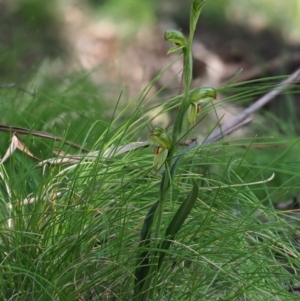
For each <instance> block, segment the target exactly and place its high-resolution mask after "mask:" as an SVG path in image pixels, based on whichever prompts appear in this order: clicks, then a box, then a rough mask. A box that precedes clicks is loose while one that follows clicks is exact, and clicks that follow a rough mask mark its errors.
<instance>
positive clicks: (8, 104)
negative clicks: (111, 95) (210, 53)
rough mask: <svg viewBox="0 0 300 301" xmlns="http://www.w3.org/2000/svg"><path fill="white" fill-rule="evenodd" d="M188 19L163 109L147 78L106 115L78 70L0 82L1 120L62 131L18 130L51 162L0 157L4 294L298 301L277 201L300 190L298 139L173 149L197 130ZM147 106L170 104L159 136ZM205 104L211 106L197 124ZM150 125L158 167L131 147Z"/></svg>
mask: <svg viewBox="0 0 300 301" xmlns="http://www.w3.org/2000/svg"><path fill="white" fill-rule="evenodd" d="M196 4H199V1H196ZM197 7H198V6H197V5H196V8H197ZM201 7H202V5H201V6H200V8H201ZM194 8H195V6H194ZM191 16H192V18H195V14H194V13H193V14H191ZM198 16H199V14H196V18H198ZM196 21H197V20H192V22H190V24H192V26H191V28H190V36H189V37H188V39H187V41H186V44H184V45H181V46H184V47H181V48H178V49H177V50H178V51H182V53H183V60H184V70H183V72H184V76H183V79H184V91H183V94H182V95H178V96H175V97H173V98H169V99H165V100H163V101H160V102H159V105H155V104H154V105H152V106H151V100H152V98H150V99H147V91H149V90H150V88H151V87H152V85H154V84H155V81H156V80H157V78H155V79H154V80H153V81H152V82H151V83H150V84H149V86H148V87H146V88H145V89H144V90H143V91H141V93H140V94H139V95H138V96H137V97H136V98H135V99H133V100H132V101H131V102H130V103H128V104H126V105H124V107H123V108H122V109H119V108H115V110H114V112H113V113H112V114H110V116H107V115H108V114H107V113H106V112H105V111H104V108H102V107H101V106H100V104H102V103H103V102H104V101H105V99H103V97H104V96H103V95H105V93H104V92H105V90H104V88H103V87H96V86H95V85H93V84H92V83H91V82H90V80H89V79H88V77H87V76H85V75H82V74H73V75H69V76H68V77H58V78H55V77H54V79H51V78H50V79H49V78H48V77H43V76H41V75H42V74H44V73H43V72H42V71H43V68H42V67H41V70H40V73H38V74H37V76H36V77H34V78H32V81H29V82H28V85H27V86H26V87H22V90H21V89H20V88H21V87H18V86H14V87H5V88H4V87H1V89H0V105H1V111H2V112H3V117H1V118H2V120H3V121H2V122H3V123H7V124H11V125H12V124H13V125H18V126H21V127H26V128H29V129H31V130H36V131H38V130H43V131H47V132H50V133H52V134H55V135H56V136H60V137H62V138H63V141H60V142H54V141H52V140H48V142H45V140H43V139H42V138H41V137H40V138H36V137H34V138H33V135H32V136H31V135H29V136H28V137H27V138H24V144H25V145H26V146H27V147H28V148H29V149H30V150H31V151H32V152H33V154H34V155H36V156H37V157H41V158H42V159H45V158H48V159H49V157H50V159H51V160H48V161H47V162H48V164H46V162H41V161H40V162H35V161H34V160H33V158H31V157H28V156H26V155H25V154H24V152H23V153H20V152H19V153H18V152H17V151H15V152H14V153H12V154H11V156H10V157H9V158H8V159H7V160H6V161H5V162H4V164H1V165H0V269H1V273H0V299H1V300H2V299H3V300H28V301H31V300H32V301H33V300H34V301H36V300H56V301H61V300H66V301H70V300H130V299H135V300H195V301H196V300H197V301H198V300H212V301H213V300H295V295H294V294H293V287H296V286H297V285H299V276H298V274H299V251H298V248H299V246H298V244H297V240H298V237H299V230H298V225H297V220H296V216H295V215H292V214H290V215H288V214H287V212H284V214H280V213H278V211H276V210H274V208H273V201H274V199H275V198H276V196H277V197H279V196H280V197H284V196H285V195H286V194H287V193H288V192H289V191H290V189H291V188H293V189H294V190H295V191H299V190H298V189H299V187H298V184H297V183H299V175H298V174H299V173H298V164H299V163H298V162H299V160H298V158H297V153H298V152H297V150H298V148H299V139H295V138H293V139H286V141H284V142H283V141H282V139H281V138H280V137H278V138H277V139H278V141H277V140H276V141H275V142H276V143H275V145H279V148H276V147H275V149H274V148H273V146H274V141H273V140H272V139H271V138H255V139H254V138H253V139H244V140H239V141H231V142H229V143H227V142H225V141H222V142H220V143H214V144H211V145H204V144H203V145H193V146H190V147H187V148H183V147H182V146H181V145H180V142H181V141H183V140H185V139H186V138H187V137H188V135H189V134H190V133H191V130H192V129H193V128H194V127H192V128H190V127H189V124H188V116H187V113H188V109H189V106H190V105H191V98H192V102H193V103H194V100H195V101H197V102H198V99H194V98H193V97H194V96H195V95H198V96H199V93H198V92H199V91H203V90H197V89H196V90H192V91H191V90H190V82H191V74H192V56H191V46H192V40H193V33H194V25H195V22H196ZM175 46H176V45H175ZM177 46H178V45H177ZM45 70H48V69H47V68H45ZM47 72H49V71H47ZM162 73H163V72H162ZM160 75H161V74H160ZM160 75H159V76H160ZM273 80H274V82H275V80H276V79H273ZM251 85H252V86H251ZM254 85H255V89H254V88H253V86H254ZM274 86H275V83H273V82H272V81H271V79H265V80H264V81H260V82H259V83H257V82H252V83H251V82H248V83H242V84H232V85H228V86H226V87H222V88H219V89H217V90H218V93H224V94H227V95H228V97H227V98H226V99H225V100H224V102H225V103H229V102H230V101H236V100H242V101H245V102H246V101H249V100H251V99H253V98H254V97H255V96H257V95H259V94H261V93H264V92H265V91H268V90H269V89H271V88H273V87H274ZM205 91H209V92H213V94H209V95H208V96H209V98H215V90H212V89H209V90H207V88H205ZM99 95H100V96H99ZM156 96H157V95H156ZM206 96H207V95H206ZM100 97H101V99H100V101H99V98H100ZM204 99H205V100H207V97H205V98H204ZM201 100H202V101H203V98H201V99H200V101H201ZM210 100H211V99H210ZM117 103H118V102H117V100H116V104H117ZM149 106H150V107H149ZM103 107H104V106H103ZM157 108H160V113H159V114H166V113H167V112H168V111H170V110H173V109H177V115H176V119H175V121H174V124H173V127H171V128H170V129H168V131H167V130H164V129H162V128H158V127H154V128H153V129H152V128H151V129H149V120H150V121H152V118H153V116H152V115H151V114H152V112H153V110H154V109H157ZM213 109H214V104H213V102H209V103H208V105H207V106H205V107H204V108H203V109H202V111H201V115H200V117H198V121H197V123H200V125H204V123H205V121H206V120H205V119H204V117H205V116H206V115H207V114H208V113H209V112H210V111H211V110H213ZM214 127H215V125H214ZM261 129H262V128H261ZM151 131H152V132H151ZM149 132H151V133H152V140H153V142H154V144H155V145H156V146H158V147H162V148H164V149H165V150H167V151H168V152H167V156H166V159H165V160H162V161H161V163H162V164H163V166H161V168H160V169H159V170H155V169H153V168H152V167H153V156H154V154H153V149H152V147H151V148H148V146H149V144H150V142H149V141H146V142H144V143H140V144H139V143H137V142H136V141H137V140H140V138H141V137H142V138H144V137H148V138H149V139H150V137H149ZM169 133H170V134H169ZM153 135H154V137H155V138H154V139H153ZM3 137H4V138H3V140H2V144H1V145H2V146H1V147H2V148H1V150H0V151H1V156H2V158H3V154H4V152H5V150H6V149H7V147H8V144H9V143H8V137H9V134H7V133H5V134H3ZM66 139H68V140H72V141H73V142H76V143H78V144H81V145H82V146H83V147H88V148H89V149H90V151H89V152H87V153H85V152H80V150H75V149H72V147H71V146H66V145H65V144H64V140H66ZM49 141H50V142H49ZM4 146H5V147H4ZM281 146H282V148H281ZM262 147H271V150H270V149H268V148H267V152H265V151H264V150H262V149H261V148H262ZM55 148H58V149H59V150H60V151H62V150H63V151H65V153H63V154H62V155H60V156H59V155H57V152H56V153H55V154H54V155H53V154H52V151H53V150H54V149H55ZM270 154H271V155H272V158H271V159H270ZM62 159H64V160H67V161H68V162H67V163H64V164H62V162H61V160H62ZM273 173H275V180H270V179H271V178H272V177H271V176H272V174H273ZM280 179H281V180H280ZM274 181H278V182H277V183H276V182H274ZM294 214H296V213H295V212H294ZM288 219H291V220H292V221H290V220H288Z"/></svg>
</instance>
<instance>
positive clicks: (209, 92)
mask: <svg viewBox="0 0 300 301" xmlns="http://www.w3.org/2000/svg"><path fill="white" fill-rule="evenodd" d="M216 98H217V91H216V90H215V89H213V88H210V87H201V88H198V89H195V90H193V91H192V92H191V93H190V95H189V103H192V102H194V103H199V102H200V103H206V102H210V101H212V100H214V99H216Z"/></svg>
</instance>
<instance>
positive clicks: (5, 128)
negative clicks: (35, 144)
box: [0, 124, 89, 153]
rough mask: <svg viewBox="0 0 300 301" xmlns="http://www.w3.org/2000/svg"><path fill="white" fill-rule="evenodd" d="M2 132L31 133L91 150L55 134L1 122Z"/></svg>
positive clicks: (82, 149)
mask: <svg viewBox="0 0 300 301" xmlns="http://www.w3.org/2000/svg"><path fill="white" fill-rule="evenodd" d="M0 132H11V133H17V134H20V135H31V136H36V137H40V138H44V139H51V140H54V141H62V142H63V143H64V144H66V145H70V146H72V147H73V148H76V149H80V150H81V151H83V152H86V153H88V152H89V150H88V149H87V148H84V147H82V146H81V145H78V144H75V143H73V142H71V141H68V140H65V139H63V138H61V137H58V136H54V135H52V134H49V133H46V132H40V131H32V130H29V129H26V128H21V127H17V126H10V125H3V124H0Z"/></svg>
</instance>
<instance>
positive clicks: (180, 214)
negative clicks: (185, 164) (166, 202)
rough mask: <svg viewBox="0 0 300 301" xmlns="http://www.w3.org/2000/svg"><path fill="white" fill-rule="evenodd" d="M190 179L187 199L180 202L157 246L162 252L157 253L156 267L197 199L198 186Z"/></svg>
mask: <svg viewBox="0 0 300 301" xmlns="http://www.w3.org/2000/svg"><path fill="white" fill-rule="evenodd" d="M192 181H193V188H192V191H191V193H190V194H189V196H188V197H187V199H186V200H185V201H184V202H183V203H182V204H181V206H180V207H179V209H178V210H177V212H176V214H175V215H174V217H173V218H172V220H171V222H170V224H169V226H168V228H167V230H166V234H165V239H164V241H163V243H162V245H161V246H160V247H159V249H161V250H162V251H163V252H160V254H159V258H158V268H159V267H160V266H161V264H162V262H163V259H164V257H165V255H166V252H164V251H165V250H168V249H169V247H170V245H171V243H172V240H173V239H174V238H175V236H176V234H177V232H178V231H179V230H180V228H181V227H182V225H183V223H184V221H185V220H186V218H187V217H188V215H189V214H190V212H191V210H192V208H193V206H194V204H195V202H196V200H197V197H198V192H199V188H198V185H197V183H196V181H195V180H194V179H192Z"/></svg>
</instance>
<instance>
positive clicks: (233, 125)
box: [202, 68, 300, 145]
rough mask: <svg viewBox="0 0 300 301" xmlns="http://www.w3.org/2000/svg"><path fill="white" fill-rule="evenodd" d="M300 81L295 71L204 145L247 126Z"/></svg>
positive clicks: (299, 70)
mask: <svg viewBox="0 0 300 301" xmlns="http://www.w3.org/2000/svg"><path fill="white" fill-rule="evenodd" d="M297 81H300V68H299V69H298V70H297V71H295V72H294V73H293V74H292V75H291V76H289V77H288V78H287V79H286V80H284V81H282V82H281V83H280V84H278V85H277V86H276V87H275V88H274V89H273V90H271V91H270V92H268V93H267V94H265V95H264V96H262V97H261V98H259V99H258V100H257V101H256V102H255V103H253V104H252V105H251V106H250V107H248V108H247V109H245V110H244V111H243V112H242V113H240V114H239V115H237V116H236V117H234V118H233V119H232V120H230V121H229V122H227V123H225V124H223V125H222V126H221V127H220V128H219V129H217V130H215V131H214V132H212V133H211V134H210V135H209V136H208V137H207V138H206V139H205V140H204V141H203V142H202V144H203V145H207V144H210V143H212V142H216V141H218V140H220V139H222V138H223V137H224V136H226V135H229V134H231V133H232V132H234V131H236V130H237V129H239V128H240V127H242V126H243V125H244V124H245V121H247V120H249V118H250V117H251V115H252V114H253V113H254V112H256V111H257V110H258V109H260V108H261V107H263V106H264V105H266V104H267V103H268V102H270V101H271V100H273V99H274V98H275V97H276V96H277V95H279V94H280V93H281V92H282V91H284V90H285V89H287V88H288V87H289V85H290V84H292V83H295V82H297Z"/></svg>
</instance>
